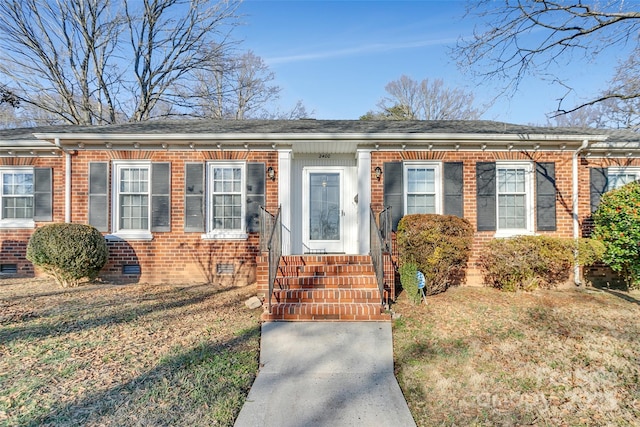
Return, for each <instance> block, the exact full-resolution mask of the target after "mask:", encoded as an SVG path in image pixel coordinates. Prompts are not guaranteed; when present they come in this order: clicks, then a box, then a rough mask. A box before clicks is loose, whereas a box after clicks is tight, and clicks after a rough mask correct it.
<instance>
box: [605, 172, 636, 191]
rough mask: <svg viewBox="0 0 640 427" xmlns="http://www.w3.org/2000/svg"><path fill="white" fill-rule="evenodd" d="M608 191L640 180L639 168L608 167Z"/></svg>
mask: <svg viewBox="0 0 640 427" xmlns="http://www.w3.org/2000/svg"><path fill="white" fill-rule="evenodd" d="M607 179H608V188H607V189H608V190H614V189H616V188H620V187H622V186H624V185H625V184H629V183H630V182H633V181H638V180H640V167H610V168H608V169H607Z"/></svg>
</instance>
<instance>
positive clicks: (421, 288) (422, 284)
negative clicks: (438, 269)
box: [416, 270, 427, 304]
mask: <svg viewBox="0 0 640 427" xmlns="http://www.w3.org/2000/svg"><path fill="white" fill-rule="evenodd" d="M416 278H417V279H418V290H419V291H420V293H421V294H422V299H423V300H424V302H425V304H426V303H427V296H426V295H425V293H424V288H425V285H426V283H425V279H424V274H422V271H420V270H418V271H416Z"/></svg>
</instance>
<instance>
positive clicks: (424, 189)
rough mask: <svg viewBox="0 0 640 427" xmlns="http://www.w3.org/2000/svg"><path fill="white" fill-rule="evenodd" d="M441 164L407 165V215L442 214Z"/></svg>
mask: <svg viewBox="0 0 640 427" xmlns="http://www.w3.org/2000/svg"><path fill="white" fill-rule="evenodd" d="M440 169H441V167H440V164H439V163H406V164H405V166H404V173H405V179H404V182H405V191H404V194H405V203H404V205H405V209H404V211H405V213H406V214H407V215H409V214H417V213H442V208H441V200H440V199H441V193H442V190H441V188H442V183H441V182H442V181H441V172H440Z"/></svg>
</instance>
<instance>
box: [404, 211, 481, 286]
mask: <svg viewBox="0 0 640 427" xmlns="http://www.w3.org/2000/svg"><path fill="white" fill-rule="evenodd" d="M397 242H398V254H399V261H400V267H402V265H404V264H406V263H414V264H415V265H416V268H417V269H418V270H420V271H421V272H422V273H423V274H424V277H425V285H426V288H425V294H426V295H434V294H437V293H440V292H444V291H446V290H447V288H449V286H455V285H458V284H460V283H462V281H463V280H464V277H465V272H466V268H467V261H468V260H469V254H470V252H471V244H472V243H473V226H472V225H471V224H470V223H469V221H467V220H466V219H464V218H459V217H457V216H453V215H436V214H412V215H406V216H404V217H403V218H402V219H401V220H400V223H399V224H398V234H397Z"/></svg>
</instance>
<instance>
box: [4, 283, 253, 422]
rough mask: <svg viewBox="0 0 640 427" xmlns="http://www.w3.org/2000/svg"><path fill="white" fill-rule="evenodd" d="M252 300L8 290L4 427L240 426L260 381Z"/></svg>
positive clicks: (147, 291) (190, 289) (217, 291)
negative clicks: (248, 305)
mask: <svg viewBox="0 0 640 427" xmlns="http://www.w3.org/2000/svg"><path fill="white" fill-rule="evenodd" d="M252 292H255V289H254V287H244V288H220V287H217V286H213V285H156V286H150V285H144V284H135V285H123V286H116V285H89V286H83V287H79V288H73V289H61V288H58V287H56V286H55V285H53V284H52V283H51V282H50V281H48V280H44V279H28V280H18V279H0V425H8V426H14V425H15V426H17V425H20V426H24V425H27V426H39V425H55V426H60V425H63V426H64V425H90V426H91V425H94V426H97V425H100V426H123V425H184V426H193V425H201V426H209V425H223V426H224V425H233V422H234V420H235V418H236V416H237V415H238V413H239V411H240V408H241V407H242V404H243V403H244V400H245V397H246V394H247V393H248V391H249V388H250V386H251V384H252V382H253V379H254V377H255V374H256V372H257V370H258V353H259V340H260V326H259V317H260V310H254V311H249V310H248V309H246V308H245V306H244V304H243V302H244V301H245V300H246V299H247V298H248V297H249V296H250V295H251V293H252Z"/></svg>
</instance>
